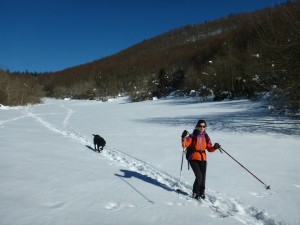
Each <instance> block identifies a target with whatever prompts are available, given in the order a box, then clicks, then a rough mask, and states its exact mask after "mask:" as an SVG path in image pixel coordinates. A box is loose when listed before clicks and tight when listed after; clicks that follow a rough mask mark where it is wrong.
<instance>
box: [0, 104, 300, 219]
mask: <svg viewBox="0 0 300 225" xmlns="http://www.w3.org/2000/svg"><path fill="white" fill-rule="evenodd" d="M202 118H204V119H206V120H207V123H208V127H207V133H208V134H209V135H210V137H211V139H212V142H213V143H215V142H218V143H220V144H221V145H222V148H224V149H225V150H226V151H227V152H228V153H230V154H231V155H232V156H233V157H235V158H236V159H237V160H238V161H239V162H240V163H242V165H244V166H245V167H246V168H247V169H249V170H250V171H251V172H252V173H254V174H255V175H256V176H257V177H258V178H259V179H261V180H262V181H263V182H264V183H265V184H267V185H270V186H271V190H266V189H265V187H264V185H263V184H262V183H260V182H259V181H258V180H257V179H255V178H254V177H253V176H252V175H251V174H249V173H248V172H247V171H246V170H244V169H243V168H242V167H241V166H239V165H238V164H237V163H236V162H235V161H234V160H232V159H231V158H230V157H228V156H227V155H226V154H224V153H223V154H221V153H220V152H219V151H216V152H214V153H208V169H207V179H206V195H207V198H206V201H200V202H199V201H196V200H194V199H191V198H190V197H189V196H186V195H179V194H177V193H176V192H175V191H174V190H175V189H176V188H180V190H183V191H186V192H188V193H189V194H190V193H191V186H192V184H193V181H194V175H193V172H192V170H188V169H187V163H186V160H184V164H183V170H182V173H181V177H180V165H181V157H182V147H181V143H180V135H181V133H182V131H183V130H184V129H187V130H189V131H190V132H192V130H193V128H194V126H195V124H196V123H197V120H198V119H202ZM299 127H300V126H299V122H298V121H297V120H295V121H293V120H291V119H287V118H272V117H268V116H266V107H265V106H264V105H263V104H262V103H258V102H256V103H253V102H250V101H248V100H238V101H224V102H209V103H199V102H197V101H196V99H164V100H157V101H146V102H140V103H130V102H128V101H127V100H126V98H121V99H117V100H113V101H109V102H105V103H103V102H97V101H75V100H74V101H73V100H71V101H63V100H54V99H45V100H44V103H43V104H39V105H32V106H26V107H15V108H10V107H1V108H0V225H25V224H26V225H27V224H28V225H42V224H43V225H45V224H51V225H56V224H59V225H60V224H61V225H96V224H101V225H119V224H120V225H127V224H128V225H129V224H130V225H141V224H142V225H147V224H170V225H182V224H185V225H189V224H205V225H217V224H222V225H223V224H230V225H234V224H265V225H279V224H291V225H293V224H300V215H299V211H300V210H299V209H300V163H299V158H300V151H299V150H300V149H299V148H300V147H299V146H300V139H299V134H300V132H299V131H300V129H299ZM92 134H99V135H101V136H102V137H104V138H105V139H106V141H107V145H106V147H105V148H104V150H103V152H102V153H100V154H99V153H96V152H94V151H93V136H92ZM179 179H180V182H179Z"/></svg>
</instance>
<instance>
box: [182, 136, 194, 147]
mask: <svg viewBox="0 0 300 225" xmlns="http://www.w3.org/2000/svg"><path fill="white" fill-rule="evenodd" d="M181 144H182V147H183V148H187V147H189V146H190V145H191V144H192V137H191V136H188V137H187V138H181Z"/></svg>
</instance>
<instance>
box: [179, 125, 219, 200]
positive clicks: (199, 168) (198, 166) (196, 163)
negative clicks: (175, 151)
mask: <svg viewBox="0 0 300 225" xmlns="http://www.w3.org/2000/svg"><path fill="white" fill-rule="evenodd" d="M205 127H206V122H205V120H199V121H198V123H197V125H196V127H195V129H194V131H193V134H189V135H188V132H187V131H186V130H185V131H183V133H182V135H181V141H182V147H183V148H187V150H188V151H187V152H188V154H189V155H188V160H189V163H190V165H191V167H192V169H193V171H194V174H195V177H196V178H195V182H194V185H193V197H194V198H196V199H199V198H202V199H205V194H204V190H205V176H206V165H207V163H206V152H205V150H207V151H209V152H214V151H215V150H216V149H218V148H220V147H221V146H220V145H219V144H218V143H215V144H214V146H212V143H211V140H210V138H209V136H208V134H207V133H206V132H205Z"/></svg>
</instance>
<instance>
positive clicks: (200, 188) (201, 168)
mask: <svg viewBox="0 0 300 225" xmlns="http://www.w3.org/2000/svg"><path fill="white" fill-rule="evenodd" d="M189 163H190V165H191V167H192V169H193V171H194V174H195V177H196V179H195V182H194V185H193V193H194V194H196V195H197V196H200V195H204V190H205V177H206V164H207V163H206V161H199V160H190V161H189Z"/></svg>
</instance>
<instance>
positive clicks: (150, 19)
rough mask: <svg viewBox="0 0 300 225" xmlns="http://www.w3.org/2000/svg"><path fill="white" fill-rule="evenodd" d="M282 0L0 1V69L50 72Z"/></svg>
mask: <svg viewBox="0 0 300 225" xmlns="http://www.w3.org/2000/svg"><path fill="white" fill-rule="evenodd" d="M282 2H286V0H248V1H246V0H227V1H225V0H209V1H202V0H185V1H183V0H152V1H147V0H145V1H143V0H140V1H138V0H107V1H106V0H98V1H97V0H0V68H2V69H4V70H9V71H29V72H50V71H59V70H62V69H65V68H68V67H72V66H76V65H80V64H84V63H88V62H91V61H94V60H97V59H101V58H103V57H105V56H109V55H113V54H115V53H117V52H119V51H121V50H123V49H126V48H128V47H130V46H132V45H134V44H137V43H139V42H141V41H143V40H147V39H150V38H152V37H155V36H157V35H159V34H161V33H164V32H167V31H169V30H171V29H174V28H179V27H182V26H185V25H188V24H192V25H193V24H199V23H202V22H204V21H209V20H214V19H218V18H220V17H225V16H228V15H229V14H231V13H239V12H252V11H255V10H258V9H262V8H265V7H268V6H274V5H276V4H280V3H282Z"/></svg>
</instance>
